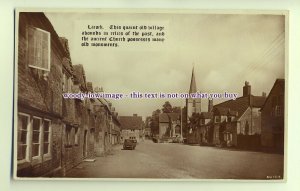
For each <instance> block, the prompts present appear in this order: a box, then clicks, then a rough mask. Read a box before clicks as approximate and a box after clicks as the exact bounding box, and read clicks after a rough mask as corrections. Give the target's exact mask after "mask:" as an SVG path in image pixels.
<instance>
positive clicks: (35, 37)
mask: <svg viewBox="0 0 300 191" xmlns="http://www.w3.org/2000/svg"><path fill="white" fill-rule="evenodd" d="M27 32H28V63H29V66H30V67H32V68H37V69H40V70H45V71H50V50H51V49H50V44H51V40H50V36H51V35H50V33H49V32H47V31H44V30H42V29H39V28H35V27H28V30H27Z"/></svg>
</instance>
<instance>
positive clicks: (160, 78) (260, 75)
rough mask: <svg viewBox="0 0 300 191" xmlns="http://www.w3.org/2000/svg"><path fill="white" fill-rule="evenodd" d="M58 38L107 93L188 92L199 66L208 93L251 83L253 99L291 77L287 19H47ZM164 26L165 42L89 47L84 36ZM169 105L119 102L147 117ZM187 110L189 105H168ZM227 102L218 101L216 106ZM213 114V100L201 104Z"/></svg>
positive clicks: (125, 110) (120, 107)
mask: <svg viewBox="0 0 300 191" xmlns="http://www.w3.org/2000/svg"><path fill="white" fill-rule="evenodd" d="M46 16H47V17H48V18H49V20H50V21H51V23H52V24H53V26H54V29H55V30H56V32H57V33H58V35H59V36H63V37H66V38H67V39H68V40H69V46H70V53H71V59H72V62H73V64H82V65H83V66H84V69H85V72H86V76H87V80H88V81H91V82H93V85H94V87H95V86H99V87H103V88H104V91H106V92H125V93H128V92H131V91H140V92H188V90H189V85H190V84H189V83H190V78H191V72H192V67H193V65H194V66H195V75H196V83H197V89H198V90H199V91H201V92H220V93H223V92H224V91H229V92H236V93H239V95H240V96H241V95H242V87H243V85H244V82H245V81H249V82H250V85H251V86H252V94H253V95H261V94H262V92H263V91H264V92H266V93H267V94H268V93H269V91H270V89H271V88H272V86H273V84H274V82H275V80H276V78H284V68H285V63H284V60H285V59H284V56H285V54H284V44H285V41H284V38H285V31H284V29H285V25H284V22H285V21H284V16H280V15H259V14H255V15H224V14H174V13H165V14H162V13H160V14H153V13H152V14H130V13H119V14H110V13H103V14H99V13H84V12H81V13H54V12H51V13H46ZM128 23H130V24H133V25H134V24H136V25H139V24H142V23H145V24H150V25H152V24H156V25H163V26H165V32H166V42H164V43H163V44H157V45H156V44H151V46H148V45H147V44H146V43H145V44H138V45H137V46H135V45H131V46H130V47H126V46H121V47H118V48H101V47H98V48H86V47H81V45H80V34H81V32H82V30H84V29H85V28H86V26H87V25H88V24H92V25H107V24H116V25H117V24H118V25H121V24H128ZM165 101H167V100H162V99H160V100H129V99H125V100H120V101H112V103H113V105H114V106H115V108H116V110H117V111H118V112H119V115H132V114H133V113H137V114H138V115H142V116H143V117H145V116H149V115H151V113H152V111H153V110H155V109H157V108H161V107H162V105H163V103H164V102H165ZM169 101H170V102H171V104H172V105H173V106H182V107H183V106H184V103H185V101H184V100H169ZM217 102H220V101H215V103H217ZM202 110H203V111H206V110H207V101H206V100H205V101H203V102H202Z"/></svg>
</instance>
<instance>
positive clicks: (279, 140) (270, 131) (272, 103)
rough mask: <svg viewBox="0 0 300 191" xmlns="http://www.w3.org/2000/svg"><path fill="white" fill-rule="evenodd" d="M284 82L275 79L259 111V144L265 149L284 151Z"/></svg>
mask: <svg viewBox="0 0 300 191" xmlns="http://www.w3.org/2000/svg"><path fill="white" fill-rule="evenodd" d="M284 90H285V80H284V79H277V80H276V81H275V83H274V85H273V87H272V89H271V91H270V93H269V95H268V97H267V100H266V102H265V103H264V105H263V107H262V109H261V114H262V118H261V122H262V124H261V126H262V130H261V143H262V146H263V147H264V148H265V149H269V150H274V151H277V152H283V151H284V130H285V128H284Z"/></svg>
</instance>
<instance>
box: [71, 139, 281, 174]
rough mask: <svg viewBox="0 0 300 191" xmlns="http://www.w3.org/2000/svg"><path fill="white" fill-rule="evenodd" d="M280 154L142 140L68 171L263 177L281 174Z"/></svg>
mask: <svg viewBox="0 0 300 191" xmlns="http://www.w3.org/2000/svg"><path fill="white" fill-rule="evenodd" d="M282 163H283V155H279V154H269V153H261V152H251V151H237V150H227V149H222V148H216V147H204V146H191V145H183V144H175V143H153V142H152V141H150V140H146V141H144V142H141V143H139V144H138V145H137V147H136V149H135V150H122V145H117V146H115V147H114V150H113V152H112V154H111V155H107V156H105V157H97V158H96V161H95V162H83V163H81V164H79V165H78V166H77V167H75V168H74V169H72V170H70V171H68V173H67V177H77V178H187V179H190V178H200V179H214V178H218V179H248V178H249V179H266V178H267V177H273V178H276V177H277V178H279V177H278V176H279V175H281V174H282V172H283V169H282V166H283V165H282Z"/></svg>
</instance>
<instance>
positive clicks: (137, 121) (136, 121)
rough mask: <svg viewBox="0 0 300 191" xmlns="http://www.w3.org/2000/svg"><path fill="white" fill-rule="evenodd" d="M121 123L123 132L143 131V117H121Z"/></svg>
mask: <svg viewBox="0 0 300 191" xmlns="http://www.w3.org/2000/svg"><path fill="white" fill-rule="evenodd" d="M119 122H120V124H121V128H122V129H123V130H126V129H137V130H138V129H142V126H143V120H142V117H141V116H120V117H119Z"/></svg>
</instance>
